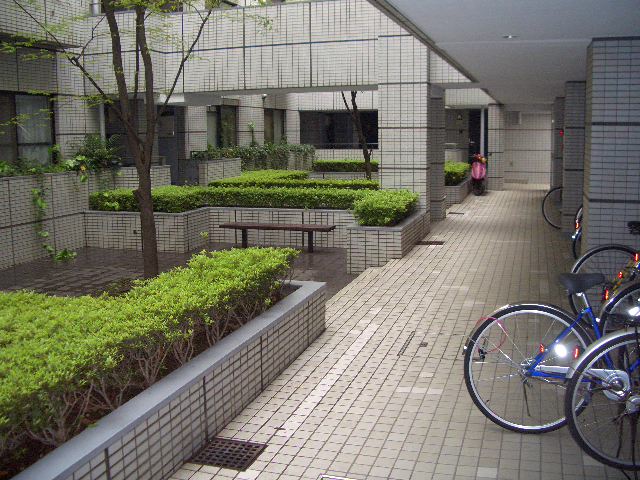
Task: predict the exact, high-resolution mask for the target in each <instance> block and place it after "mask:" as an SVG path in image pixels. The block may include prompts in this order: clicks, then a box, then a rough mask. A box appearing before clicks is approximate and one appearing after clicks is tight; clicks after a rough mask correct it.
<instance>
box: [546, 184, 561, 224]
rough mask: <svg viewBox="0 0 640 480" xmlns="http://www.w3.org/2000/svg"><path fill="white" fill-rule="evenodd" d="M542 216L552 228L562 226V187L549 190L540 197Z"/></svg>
mask: <svg viewBox="0 0 640 480" xmlns="http://www.w3.org/2000/svg"><path fill="white" fill-rule="evenodd" d="M542 216H543V217H544V219H545V221H546V222H547V223H548V224H549V225H551V226H552V227H553V228H556V229H560V227H561V226H562V187H555V188H552V189H551V190H549V191H548V192H547V193H546V195H545V196H544V198H543V199H542Z"/></svg>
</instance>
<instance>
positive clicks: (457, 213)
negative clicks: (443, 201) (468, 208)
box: [447, 212, 464, 215]
mask: <svg viewBox="0 0 640 480" xmlns="http://www.w3.org/2000/svg"><path fill="white" fill-rule="evenodd" d="M447 215H464V212H447Z"/></svg>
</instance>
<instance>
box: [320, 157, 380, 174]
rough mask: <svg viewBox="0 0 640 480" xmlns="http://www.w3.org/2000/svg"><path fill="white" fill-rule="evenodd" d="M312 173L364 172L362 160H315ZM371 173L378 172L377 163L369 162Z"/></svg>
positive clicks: (374, 161)
mask: <svg viewBox="0 0 640 480" xmlns="http://www.w3.org/2000/svg"><path fill="white" fill-rule="evenodd" d="M313 171H314V172H364V160H348V159H346V160H316V161H315V162H313ZM371 171H372V172H377V171H378V162H377V161H376V160H371Z"/></svg>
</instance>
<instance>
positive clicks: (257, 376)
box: [68, 289, 325, 480]
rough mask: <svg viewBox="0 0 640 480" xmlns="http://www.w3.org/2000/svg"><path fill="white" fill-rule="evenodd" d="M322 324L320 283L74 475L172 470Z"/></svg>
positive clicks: (119, 476) (153, 474) (118, 479)
mask: <svg viewBox="0 0 640 480" xmlns="http://www.w3.org/2000/svg"><path fill="white" fill-rule="evenodd" d="M324 329H325V295H324V290H323V289H320V290H316V291H315V292H313V293H310V294H309V296H308V297H307V298H306V299H305V300H304V301H303V302H302V303H300V304H299V305H297V306H295V307H293V308H292V309H290V310H289V311H287V312H284V313H283V316H282V317H281V318H278V319H277V320H276V321H274V322H273V323H272V324H271V325H270V326H269V327H267V329H266V330H265V331H263V332H262V333H261V334H260V335H258V336H256V338H254V339H253V340H251V341H246V340H245V341H244V342H243V344H242V345H241V346H240V347H238V348H236V349H235V350H233V351H232V352H231V354H230V355H229V356H228V357H226V358H225V359H223V360H218V361H217V362H216V363H215V364H213V365H212V366H211V368H210V369H208V371H207V372H206V373H204V375H199V376H197V377H193V379H192V380H190V382H189V384H190V385H189V386H188V387H187V389H186V390H185V391H184V392H183V393H182V394H180V395H179V396H176V397H175V398H173V399H172V400H170V401H169V402H168V403H167V404H166V405H165V406H163V407H159V406H158V407H156V408H153V411H152V412H151V413H150V414H148V415H145V416H144V417H142V418H141V419H138V420H134V428H133V429H132V430H131V431H130V432H128V433H125V434H121V435H116V439H115V440H113V441H112V442H111V444H109V445H108V446H107V447H106V448H105V449H104V450H103V451H101V452H99V453H98V454H96V455H95V456H94V458H91V459H87V460H86V463H85V464H84V465H82V466H81V467H80V468H78V469H77V470H76V471H75V472H74V473H73V474H72V475H70V476H69V477H68V480H107V479H109V480H125V479H130V478H138V479H160V478H167V477H169V476H170V475H171V474H172V472H174V471H175V470H177V469H178V468H179V467H180V466H181V465H182V464H184V462H186V461H187V460H188V459H190V458H191V457H192V456H193V455H194V454H195V453H196V452H197V451H199V450H200V449H201V448H202V447H203V446H204V444H205V443H206V442H207V441H208V439H210V438H212V437H213V436H215V435H217V434H218V433H219V432H220V431H221V430H222V429H223V428H224V427H225V426H226V425H227V424H228V423H229V422H230V421H231V420H232V419H233V418H234V417H236V416H237V415H238V413H240V412H241V411H242V410H243V409H244V408H245V407H246V406H247V405H249V403H251V401H253V400H254V399H255V398H256V397H257V396H258V395H259V394H260V392H262V391H263V390H264V389H265V388H267V387H268V385H269V383H270V382H272V381H273V379H275V378H276V377H277V376H278V375H279V374H280V373H281V372H282V371H283V370H284V369H286V368H287V367H288V366H289V365H290V364H291V363H292V362H293V361H294V360H295V359H296V358H297V357H298V356H299V355H300V354H301V353H302V352H303V351H304V350H305V349H306V348H307V347H308V346H309V344H310V343H311V342H313V341H314V340H315V339H316V338H317V337H318V336H319V335H320V334H321V333H322V332H323V331H324ZM160 383H162V380H161V381H160V382H159V384H160ZM159 384H158V385H159ZM158 385H156V386H155V387H157V386H158ZM152 388H154V387H152ZM77 440H80V439H77Z"/></svg>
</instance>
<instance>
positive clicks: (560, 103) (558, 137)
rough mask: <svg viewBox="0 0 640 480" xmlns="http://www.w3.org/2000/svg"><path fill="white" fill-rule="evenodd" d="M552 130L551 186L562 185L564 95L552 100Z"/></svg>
mask: <svg viewBox="0 0 640 480" xmlns="http://www.w3.org/2000/svg"><path fill="white" fill-rule="evenodd" d="M552 115H553V132H552V136H551V179H550V185H551V188H555V187H561V186H562V169H563V161H562V151H563V148H564V137H563V135H564V97H556V99H555V101H554V102H553V113H552Z"/></svg>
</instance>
